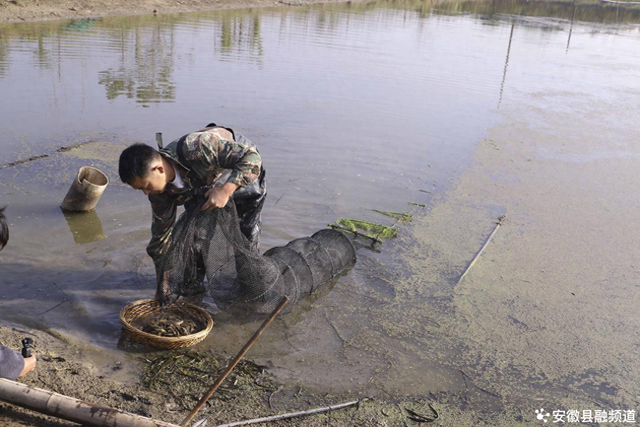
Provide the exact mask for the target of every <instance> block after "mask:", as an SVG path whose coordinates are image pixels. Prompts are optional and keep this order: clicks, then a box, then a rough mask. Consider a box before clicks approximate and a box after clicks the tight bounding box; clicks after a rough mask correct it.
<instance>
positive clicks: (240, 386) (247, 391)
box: [142, 351, 277, 410]
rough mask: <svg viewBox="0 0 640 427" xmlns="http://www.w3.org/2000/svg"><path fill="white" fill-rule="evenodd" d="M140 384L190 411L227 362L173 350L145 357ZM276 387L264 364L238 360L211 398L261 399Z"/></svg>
mask: <svg viewBox="0 0 640 427" xmlns="http://www.w3.org/2000/svg"><path fill="white" fill-rule="evenodd" d="M145 362H146V364H145V366H144V368H143V373H142V384H143V385H144V386H145V387H147V388H149V389H150V390H151V391H154V392H156V393H159V394H164V395H166V396H169V397H171V398H172V399H173V400H174V401H175V402H176V403H177V404H178V405H179V406H181V407H182V408H183V409H187V410H190V409H192V408H193V406H194V405H195V404H196V403H197V402H198V401H199V400H200V398H201V397H202V396H203V395H204V394H205V393H206V392H207V390H209V388H210V387H211V385H213V383H214V382H215V380H216V379H217V378H218V377H219V376H220V374H221V373H222V372H223V371H224V369H225V368H226V366H227V361H226V360H224V359H221V358H218V357H215V356H214V355H212V354H211V353H207V352H197V351H174V352H170V353H163V354H161V355H159V356H158V357H155V358H153V359H145ZM276 389H277V383H276V382H275V381H274V380H273V379H272V378H271V376H270V375H269V374H268V373H267V372H266V367H265V366H261V365H258V364H256V363H254V362H251V361H249V360H242V361H240V363H238V365H237V366H236V367H235V369H234V370H233V372H232V373H231V375H229V378H227V380H225V381H224V382H223V383H222V385H221V386H220V388H219V389H218V391H217V392H216V394H215V395H214V396H213V397H212V399H211V400H212V401H213V400H220V401H224V402H227V401H231V400H234V399H236V398H240V397H242V398H243V399H248V398H249V399H250V398H254V399H261V400H262V399H263V398H266V397H267V396H268V395H269V394H270V393H273V392H274V391H275V390H276Z"/></svg>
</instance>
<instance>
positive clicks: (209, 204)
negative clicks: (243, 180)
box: [200, 182, 239, 211]
mask: <svg viewBox="0 0 640 427" xmlns="http://www.w3.org/2000/svg"><path fill="white" fill-rule="evenodd" d="M238 187H239V186H238V185H237V184H233V183H231V182H227V183H225V184H224V185H223V186H221V187H213V188H211V189H210V190H209V191H207V192H206V193H205V197H206V199H207V201H206V202H205V203H204V205H202V207H201V208H200V210H201V211H206V210H208V209H217V208H224V207H225V206H227V203H228V202H229V199H230V198H231V195H232V194H233V192H234V191H236V190H237V189H238Z"/></svg>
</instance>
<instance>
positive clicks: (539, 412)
mask: <svg viewBox="0 0 640 427" xmlns="http://www.w3.org/2000/svg"><path fill="white" fill-rule="evenodd" d="M550 416H551V414H550V413H548V412H547V413H546V414H545V413H544V408H540V409H539V410H538V409H536V418H537V419H539V420H542V421H544V422H545V423H546V422H547V417H550Z"/></svg>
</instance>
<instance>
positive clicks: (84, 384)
mask: <svg viewBox="0 0 640 427" xmlns="http://www.w3.org/2000/svg"><path fill="white" fill-rule="evenodd" d="M24 337H31V338H32V339H33V340H34V346H33V350H34V353H35V354H36V355H37V357H38V364H37V367H36V369H35V370H34V371H33V372H31V373H29V374H28V375H26V376H25V377H22V378H20V379H19V380H18V381H19V382H20V383H23V384H26V385H28V386H31V387H35V388H40V389H45V390H48V391H53V392H56V393H60V394H63V395H65V396H69V397H74V398H79V399H82V400H84V401H86V402H90V403H94V404H99V405H103V406H107V407H111V408H115V409H119V410H123V411H126V412H129V413H133V414H137V415H141V416H144V417H148V418H153V419H156V420H161V421H164V422H170V423H174V424H180V422H181V421H182V420H183V419H184V417H185V416H186V414H188V413H189V410H190V409H192V408H193V407H194V406H195V404H196V403H197V401H198V399H199V398H200V397H201V396H202V395H204V394H205V392H206V391H207V390H208V388H209V387H210V385H211V384H212V382H211V381H208V380H211V378H216V377H217V375H218V374H219V373H220V372H221V370H222V369H223V368H224V367H225V366H226V365H227V363H228V361H229V359H228V358H224V357H221V356H220V355H214V354H212V353H209V352H206V351H203V350H197V349H196V350H193V349H185V350H176V351H153V350H152V349H145V351H144V352H143V353H139V354H137V355H134V356H132V357H131V358H130V359H129V360H122V359H118V360H116V359H114V360H113V361H112V362H111V364H110V366H109V369H108V370H107V372H104V371H101V372H97V370H96V367H95V366H94V365H92V364H91V363H90V362H87V361H86V358H87V355H86V354H84V353H85V350H81V349H79V348H78V347H75V346H73V345H70V344H69V343H67V342H65V341H64V340H63V339H60V338H59V337H55V336H53V335H51V334H49V333H47V332H45V331H41V330H34V329H29V328H26V327H24V326H21V325H16V324H8V323H5V324H4V326H0V342H3V343H6V344H7V346H9V347H11V348H14V349H19V348H20V340H21V339H22V338H24ZM181 359H182V360H184V361H183V362H182V364H180V363H175V367H172V366H170V364H171V363H173V362H174V361H176V360H177V361H178V362H179V361H180V360H181ZM194 361H198V362H199V363H200V364H201V365H203V366H207V367H209V368H210V369H207V371H209V372H206V373H207V374H208V375H203V379H202V380H198V379H197V378H194V375H193V374H194V373H197V372H202V373H205V371H204V370H198V369H196V368H194V370H193V371H190V368H189V367H190V366H193V365H194ZM125 365H129V368H130V367H131V365H135V366H136V370H137V372H136V375H135V377H136V378H131V381H129V382H127V383H126V384H125V383H123V382H120V381H115V380H114V379H113V376H114V375H113V374H116V373H117V372H118V371H120V370H122V369H125V367H124V366H125ZM185 371H186V372H185ZM204 377H206V378H204ZM150 378H151V379H152V381H150V380H149V379H150ZM176 390H177V392H176ZM355 400H360V401H361V402H360V403H359V404H358V405H356V406H352V407H349V408H345V409H341V410H336V411H333V412H326V413H321V414H314V415H310V416H303V417H296V418H293V419H291V420H283V421H276V422H272V423H269V425H274V426H278V425H283V426H286V425H292V424H291V423H292V422H293V423H295V425H300V426H310V427H315V426H325V425H369V426H395V425H406V424H405V421H409V422H410V421H411V420H412V418H416V417H417V415H416V414H419V415H423V416H424V417H426V418H430V417H436V416H438V417H444V418H446V419H445V421H444V422H441V423H440V425H450V426H454V425H456V422H454V420H460V417H461V414H460V413H459V411H458V410H457V409H456V408H455V406H451V407H449V406H448V405H446V404H439V403H436V402H435V401H434V400H432V399H429V401H427V400H424V399H422V398H420V397H416V398H414V399H407V398H403V399H393V398H392V397H389V398H388V399H369V398H367V396H365V395H359V394H354V395H350V396H347V395H329V394H326V393H325V394H319V393H314V392H313V391H311V390H309V389H307V388H306V387H305V386H304V384H287V385H285V384H281V383H278V382H277V381H276V380H275V379H274V378H273V376H272V375H271V374H270V373H269V367H268V366H262V365H258V364H256V363H254V362H253V361H252V360H251V358H250V357H248V358H245V359H244V360H243V361H241V362H240V364H239V365H238V366H237V367H236V368H235V369H234V371H233V372H232V373H231V375H230V377H229V378H228V379H227V380H226V381H225V383H224V384H223V386H222V387H221V388H220V389H219V390H218V392H217V393H216V394H215V395H214V396H212V398H211V399H210V400H209V401H208V403H207V405H205V407H204V408H203V409H202V410H201V411H200V412H199V414H198V415H197V416H196V417H195V418H194V422H195V421H198V420H201V419H203V418H207V419H208V420H209V424H208V425H213V426H215V425H219V424H223V423H230V422H234V421H241V420H248V419H254V418H260V417H265V416H272V415H277V414H282V413H290V412H297V411H304V410H309V409H313V408H319V407H326V406H328V405H337V404H340V403H345V402H350V401H355ZM429 405H431V407H430V406H429ZM431 408H433V409H434V410H435V411H436V414H437V415H436V414H434V413H433V411H432V409H431ZM445 414H446V415H445ZM0 424H1V425H3V426H6V427H14V426H15V427H17V426H23V425H30V426H38V427H62V426H74V425H77V424H75V423H73V422H70V421H65V420H62V419H58V418H54V417H51V416H47V415H43V414H40V413H38V412H35V411H31V410H27V409H23V408H20V407H18V406H14V405H10V404H7V403H3V402H0Z"/></svg>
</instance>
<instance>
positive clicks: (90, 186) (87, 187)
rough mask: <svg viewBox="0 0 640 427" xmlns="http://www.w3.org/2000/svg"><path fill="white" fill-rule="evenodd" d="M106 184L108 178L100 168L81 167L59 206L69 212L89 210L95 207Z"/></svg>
mask: <svg viewBox="0 0 640 427" xmlns="http://www.w3.org/2000/svg"><path fill="white" fill-rule="evenodd" d="M108 184H109V178H107V175H105V174H104V172H102V171H101V170H99V169H96V168H92V167H89V166H84V167H81V168H80V171H78V175H77V176H76V178H75V179H74V180H73V183H71V187H70V188H69V191H67V195H66V196H64V200H63V201H62V204H61V205H60V207H61V208H62V209H64V210H65V211H69V212H87V211H90V210H91V209H93V208H95V207H96V205H97V204H98V200H100V196H102V193H104V190H105V188H107V185H108Z"/></svg>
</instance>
